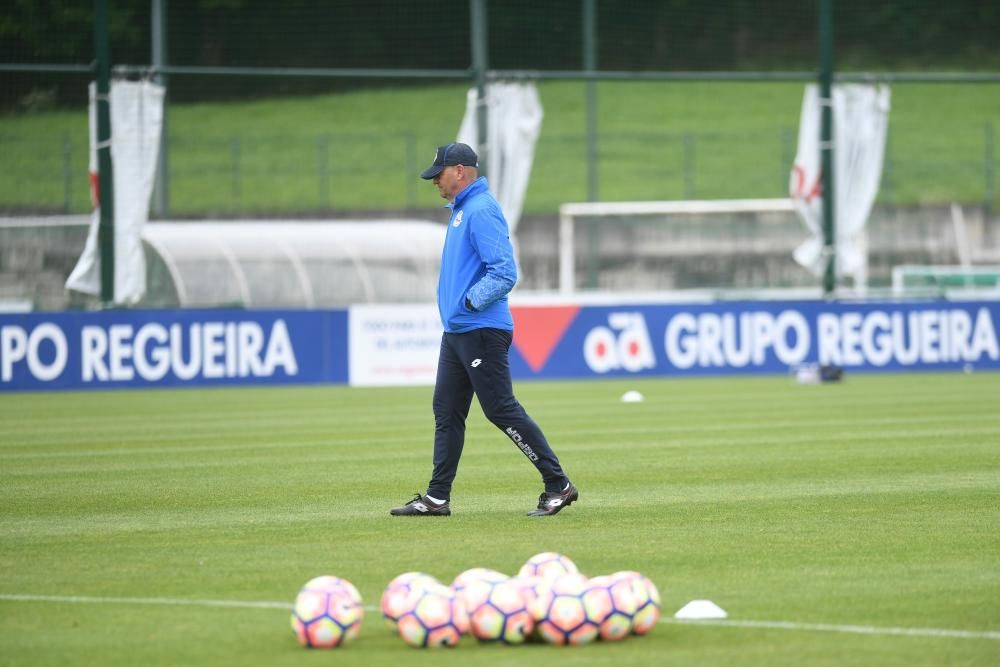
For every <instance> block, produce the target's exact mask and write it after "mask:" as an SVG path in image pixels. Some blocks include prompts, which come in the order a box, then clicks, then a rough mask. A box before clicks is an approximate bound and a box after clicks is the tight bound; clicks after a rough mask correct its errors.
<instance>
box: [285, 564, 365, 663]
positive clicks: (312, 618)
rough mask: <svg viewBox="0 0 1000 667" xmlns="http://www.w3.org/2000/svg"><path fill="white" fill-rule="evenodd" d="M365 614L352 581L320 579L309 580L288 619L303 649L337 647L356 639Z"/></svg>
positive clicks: (332, 578) (330, 578)
mask: <svg viewBox="0 0 1000 667" xmlns="http://www.w3.org/2000/svg"><path fill="white" fill-rule="evenodd" d="M364 614H365V612H364V607H363V606H362V603H361V594H360V593H358V589H357V588H355V587H354V585H353V584H352V583H351V582H349V581H347V580H346V579H342V578H340V577H334V576H321V577H316V578H314V579H310V580H309V581H308V582H306V584H305V585H304V586H303V587H302V589H301V590H300V591H299V594H298V596H296V598H295V604H294V605H293V607H292V615H291V619H290V620H291V625H292V630H293V631H294V632H295V636H296V638H297V639H298V640H299V643H300V644H302V645H303V646H306V647H308V648H336V647H338V646H343V645H344V644H346V643H347V642H350V641H351V640H353V639H354V638H355V637H357V636H358V633H359V632H360V631H361V621H362V620H363V619H364Z"/></svg>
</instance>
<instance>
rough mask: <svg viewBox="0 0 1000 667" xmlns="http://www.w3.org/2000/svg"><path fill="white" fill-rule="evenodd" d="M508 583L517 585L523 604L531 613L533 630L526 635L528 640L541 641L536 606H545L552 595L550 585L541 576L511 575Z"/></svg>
mask: <svg viewBox="0 0 1000 667" xmlns="http://www.w3.org/2000/svg"><path fill="white" fill-rule="evenodd" d="M510 583H511V584H513V585H514V586H516V587H517V589H518V590H519V591H520V592H521V597H522V598H523V599H524V604H525V605H526V606H527V607H528V611H529V612H530V613H531V618H532V623H533V625H534V630H533V631H532V632H531V634H530V635H528V640H529V641H541V640H542V637H541V635H540V634H538V620H539V619H538V617H537V616H536V615H535V613H536V609H537V608H538V607H547V606H548V600H549V599H550V598H551V597H552V587H551V586H550V585H549V582H548V581H547V580H545V579H542V578H541V577H512V578H511V580H510Z"/></svg>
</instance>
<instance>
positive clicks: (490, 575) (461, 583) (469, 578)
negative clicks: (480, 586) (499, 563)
mask: <svg viewBox="0 0 1000 667" xmlns="http://www.w3.org/2000/svg"><path fill="white" fill-rule="evenodd" d="M509 578H510V577H508V576H507V575H506V574H504V573H503V572H497V571H496V570H491V569H489V568H487V567H474V568H472V569H470V570H466V571H464V572H462V573H460V574H459V575H458V576H457V577H455V580H454V581H453V582H451V590H453V591H455V593H456V594H458V593H461V592H462V591H463V590H464V589H465V588H466V587H468V585H469V584H470V583H472V582H474V581H485V582H487V583H490V584H499V583H500V582H501V581H507V579H509Z"/></svg>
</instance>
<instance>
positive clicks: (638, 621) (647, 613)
mask: <svg viewBox="0 0 1000 667" xmlns="http://www.w3.org/2000/svg"><path fill="white" fill-rule="evenodd" d="M611 579H613V580H615V581H618V582H626V583H627V584H628V586H629V587H630V588H631V589H632V595H633V598H634V599H635V612H634V613H633V614H632V634H634V635H644V634H646V633H648V632H649V631H650V630H652V629H653V628H655V627H656V624H657V623H658V622H659V621H660V591H659V590H657V588H656V584H654V583H653V582H652V580H650V578H649V577H647V576H645V575H643V574H640V573H639V572H635V571H633V570H627V571H624V572H615V573H614V574H612V575H611Z"/></svg>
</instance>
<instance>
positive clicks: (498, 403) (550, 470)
mask: <svg viewBox="0 0 1000 667" xmlns="http://www.w3.org/2000/svg"><path fill="white" fill-rule="evenodd" d="M512 340H513V333H512V332H510V331H506V330H503V329H490V328H485V329H473V330H472V331H468V332H466V333H448V332H445V334H444V336H443V337H442V338H441V354H440V356H439V357H438V368H437V381H436V383H435V385H434V423H435V428H434V472H433V475H432V477H431V483H430V484H429V485H428V487H427V495H429V496H432V497H434V498H439V499H444V500H450V498H451V484H452V482H453V481H454V480H455V475H456V473H457V472H458V461H459V459H461V457H462V448H463V447H464V446H465V419H466V417H468V415H469V407H470V406H471V405H472V394H473V393H475V395H476V396H477V397H478V398H479V404H480V405H481V406H482V408H483V413H484V414H485V415H486V418H487V419H489V420H490V421H491V422H493V424H494V425H496V427H497V428H499V429H500V430H501V431H503V432H504V434H505V435H506V436H507V437H508V438H510V440H511V442H513V443H514V444H515V445H516V446H517V447H518V449H520V450H521V452H522V453H523V454H524V455H525V456H526V457H527V458H528V460H529V461H531V462H532V464H534V466H535V468H537V469H538V472H539V473H540V474H541V476H542V481H543V482H544V484H545V490H546V491H560V490H562V488H563V487H565V486H566V484H567V482H568V481H569V480H568V479H567V478H566V475H565V473H563V470H562V467H560V465H559V459H558V458H557V457H556V455H555V452H553V451H552V448H551V447H550V446H549V443H548V441H546V440H545V435H543V434H542V430H541V429H540V428H538V424H536V423H535V422H534V420H533V419H532V418H531V417H529V416H528V413H527V412H525V410H524V408H523V407H521V404H520V403H518V401H517V399H516V398H515V397H514V389H513V386H512V383H511V378H510V362H509V360H508V356H507V355H508V353H509V351H510V344H511V341H512Z"/></svg>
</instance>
